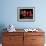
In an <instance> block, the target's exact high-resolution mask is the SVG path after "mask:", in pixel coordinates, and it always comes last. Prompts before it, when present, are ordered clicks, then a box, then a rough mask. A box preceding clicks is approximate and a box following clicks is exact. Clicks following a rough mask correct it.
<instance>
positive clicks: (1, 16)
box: [0, 0, 46, 32]
mask: <svg viewBox="0 0 46 46" xmlns="http://www.w3.org/2000/svg"><path fill="white" fill-rule="evenodd" d="M45 4H46V0H0V27H1V28H0V31H1V29H2V27H3V28H4V27H7V26H8V25H9V24H13V25H14V26H15V27H16V28H21V29H23V28H29V27H30V28H31V27H32V28H37V27H40V28H42V29H43V30H44V31H45V32H46V5H45ZM17 7H35V22H18V21H17Z"/></svg>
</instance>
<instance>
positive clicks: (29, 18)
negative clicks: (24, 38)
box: [17, 7, 35, 22]
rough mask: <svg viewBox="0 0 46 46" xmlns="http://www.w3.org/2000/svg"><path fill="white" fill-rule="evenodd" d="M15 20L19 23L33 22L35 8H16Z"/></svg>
mask: <svg viewBox="0 0 46 46" xmlns="http://www.w3.org/2000/svg"><path fill="white" fill-rule="evenodd" d="M17 20H18V21H21V22H33V21H35V8H34V7H18V8H17Z"/></svg>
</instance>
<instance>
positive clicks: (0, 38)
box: [0, 24, 6, 43]
mask: <svg viewBox="0 0 46 46" xmlns="http://www.w3.org/2000/svg"><path fill="white" fill-rule="evenodd" d="M4 28H6V27H5V25H4V24H0V43H2V36H3V34H2V33H3V32H6V29H5V30H4Z"/></svg>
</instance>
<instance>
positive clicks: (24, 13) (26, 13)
mask: <svg viewBox="0 0 46 46" xmlns="http://www.w3.org/2000/svg"><path fill="white" fill-rule="evenodd" d="M20 19H33V9H20Z"/></svg>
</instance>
